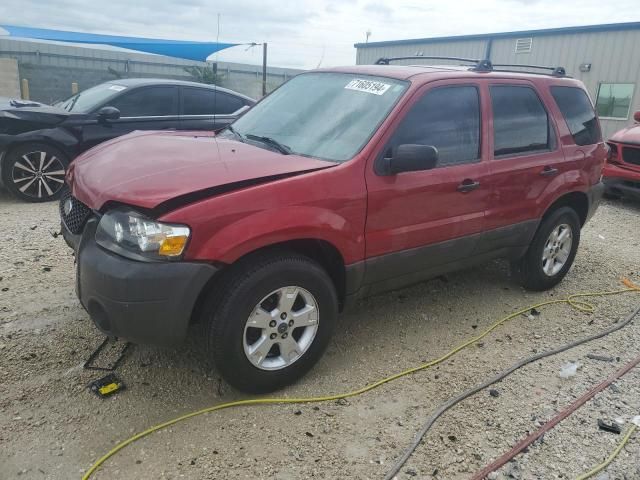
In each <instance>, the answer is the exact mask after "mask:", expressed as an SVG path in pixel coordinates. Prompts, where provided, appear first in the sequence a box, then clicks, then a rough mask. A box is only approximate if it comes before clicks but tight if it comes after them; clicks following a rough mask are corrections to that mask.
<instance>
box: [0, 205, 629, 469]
mask: <svg viewBox="0 0 640 480" xmlns="http://www.w3.org/2000/svg"><path fill="white" fill-rule="evenodd" d="M58 230H59V225H58V216H57V205H55V204H42V205H30V204H24V203H19V202H16V201H14V200H12V199H10V198H8V197H2V196H0V245H2V248H1V249H0V277H2V278H1V279H0V379H1V384H2V395H0V444H1V445H2V448H1V449H0V478H3V479H4V478H16V477H19V478H29V479H31V478H33V479H42V478H51V479H69V478H78V477H80V476H81V474H82V473H83V472H85V471H86V470H87V468H88V467H89V466H90V465H91V464H92V462H93V461H95V460H96V459H97V458H98V457H100V456H101V455H103V454H104V453H105V452H106V451H108V450H109V449H110V448H112V447H113V446H114V445H115V444H116V443H118V442H119V441H122V440H124V439H126V438H127V437H129V436H130V435H132V434H134V433H136V432H139V431H141V430H144V429H146V428H148V427H149V426H151V425H153V424H156V423H159V422H162V421H165V420H167V419H170V418H173V417H174V416H177V415H179V414H183V413H187V412H190V411H193V410H197V409H200V408H203V407H206V406H209V405H213V404H216V403H220V402H224V401H229V400H233V399H239V398H244V396H243V395H242V394H240V393H238V392H236V391H233V390H231V389H230V388H229V387H228V386H227V385H226V384H225V383H224V382H222V381H221V379H220V377H219V375H218V373H217V372H216V371H215V369H214V368H213V367H212V366H211V364H210V362H209V360H208V359H207V356H206V352H205V348H204V342H203V341H202V331H201V330H199V329H198V328H195V329H194V330H193V332H192V333H191V335H190V336H189V339H188V341H187V343H186V344H185V345H182V346H180V347H176V348H172V349H166V348H154V347H147V346H136V347H135V348H134V349H133V351H132V352H131V354H130V355H129V356H128V357H127V359H126V360H125V362H124V363H123V364H122V366H121V367H120V368H119V369H118V373H119V375H120V376H121V377H122V378H123V379H124V381H125V382H126V383H127V385H128V389H127V390H126V391H124V392H122V393H121V394H118V395H116V396H114V397H112V398H109V399H105V400H101V399H99V398H97V397H96V396H94V395H93V394H91V393H90V392H89V391H88V390H87V388H86V385H87V384H88V383H89V382H90V381H91V380H93V379H95V378H97V377H98V376H99V374H97V373H96V372H90V371H86V370H83V369H82V367H81V364H82V362H83V361H84V360H85V359H86V358H87V357H88V356H89V354H90V353H91V352H92V351H93V350H94V349H95V348H96V347H97V346H98V345H99V344H100V342H101V341H102V336H101V335H100V334H99V333H98V331H97V330H96V329H95V328H94V327H93V325H92V323H91V322H90V320H89V318H88V316H87V314H86V313H85V312H84V310H83V309H82V308H81V307H80V305H79V303H78V301H77V299H76V297H75V294H74V271H73V256H72V255H71V251H70V250H69V249H68V247H67V246H66V245H65V243H64V241H63V239H62V237H60V236H57V237H56V232H57V231H58ZM638 232H640V207H639V206H638V204H632V203H621V202H613V203H608V202H607V203H605V204H603V205H602V206H601V208H600V209H599V211H598V213H597V214H596V216H595V217H594V219H593V220H592V221H591V222H590V223H589V224H588V225H587V226H586V227H585V229H584V230H583V236H582V244H581V246H580V250H579V252H578V256H577V258H576V263H575V265H574V267H573V269H572V270H571V272H570V273H569V275H568V277H567V278H566V279H565V281H564V282H563V283H562V284H561V285H560V286H559V287H557V288H556V289H554V290H552V291H550V292H545V293H530V292H525V291H523V290H522V289H520V288H519V287H517V286H516V285H515V284H514V283H513V282H512V281H511V279H510V278H509V275H508V269H507V267H506V265H505V264H504V263H502V262H493V263H490V264H487V265H484V266H481V267H478V268H474V269H471V270H466V271H463V272H459V273H456V274H453V275H449V276H447V278H446V281H443V280H442V279H437V280H433V281H430V282H426V283H422V284H419V285H416V286H414V287H411V288H408V289H405V290H402V291H399V292H394V293H389V294H386V295H380V296H377V297H373V298H370V299H368V300H366V301H364V302H363V303H362V304H361V305H360V307H359V309H358V310H357V311H354V312H352V313H349V314H346V315H343V316H342V317H341V320H340V325H339V328H338V329H337V332H336V336H335V339H334V340H333V341H332V343H331V346H330V348H329V350H328V352H327V353H326V355H325V357H324V358H323V359H322V361H321V362H320V363H319V364H318V365H317V366H316V368H315V369H314V370H313V371H312V372H311V373H310V374H309V375H308V376H307V377H305V378H304V379H303V380H302V381H300V382H299V383H298V384H296V385H295V386H293V387H291V388H288V389H286V390H284V391H282V392H280V393H279V394H280V395H282V396H288V397H293V396H311V395H318V394H330V393H337V392H342V391H345V390H351V389H355V388H358V387H361V386H363V385H365V384H367V383H369V382H372V381H374V380H376V379H378V378H380V377H382V376H386V375H388V374H390V373H394V372H396V371H399V370H402V369H404V368H408V367H410V366H413V365H415V364H418V363H421V362H423V361H425V360H428V359H431V358H435V357H437V356H439V355H441V354H443V353H445V352H447V351H448V350H449V349H451V348H452V347H453V346H455V345H457V344H459V343H461V342H462V341H463V340H465V339H467V338H469V337H471V336H473V335H475V334H477V332H479V331H481V330H482V329H483V328H486V327H487V326H489V325H490V324H491V323H492V322H493V321H495V320H496V319H497V318H499V317H502V316H504V315H505V314H507V313H510V312H512V311H514V310H515V309H517V308H520V307H522V306H526V305H529V304H534V303H538V302H541V301H545V300H548V299H552V298H561V297H565V296H567V295H568V294H571V293H575V292H584V291H598V290H611V289H616V288H619V287H620V283H619V277H620V276H623V275H624V276H627V277H629V278H632V279H634V280H635V281H640V271H639V267H640V248H639V247H640V237H639V236H638ZM590 301H591V302H592V303H594V304H595V305H596V306H597V311H596V312H595V313H594V314H584V313H580V312H576V311H574V310H571V309H569V308H566V307H563V306H554V307H548V308H545V309H542V310H541V314H540V315H539V316H535V317H534V318H532V319H531V318H526V317H525V316H523V317H519V318H517V319H514V320H513V321H511V322H509V323H508V324H506V325H504V326H503V327H500V328H499V329H498V330H496V331H495V332H494V333H492V334H491V335H490V336H488V337H487V338H486V339H484V340H483V341H482V342H481V343H479V344H476V345H474V346H473V347H471V348H469V349H466V350H464V351H462V352H461V353H459V354H458V355H456V356H454V357H453V358H451V359H449V360H447V361H446V362H444V363H442V364H441V365H439V366H437V367H434V368H433V369H430V370H427V371H423V372H420V373H417V374H415V375H413V376H410V377H407V378H403V379H401V380H398V381H396V382H394V383H392V384H389V385H386V386H383V387H381V388H379V389H377V390H375V391H373V392H370V393H367V394H365V395H362V396H360V397H357V398H352V399H349V400H348V401H346V402H340V403H336V402H328V403H323V404H317V405H302V406H298V405H287V406H261V407H252V408H243V409H237V410H226V411H222V412H217V413H213V414H207V415H204V416H202V417H198V418H197V419H192V420H189V421H186V422H184V423H181V424H178V425H175V426H173V427H170V428H168V429H166V430H164V431H161V432H158V433H155V434H153V435H151V436H149V437H147V438H145V439H143V440H141V441H139V442H137V443H135V444H134V445H132V446H130V447H128V448H126V449H125V450H123V451H122V452H121V453H119V454H118V455H117V456H116V457H114V458H113V459H111V460H109V461H108V462H107V464H106V465H105V466H104V468H102V469H101V470H100V471H99V472H98V473H97V474H96V475H95V478H96V479H107V478H145V479H146V478H153V479H158V478H162V479H164V478H167V479H168V478H197V479H218V478H276V479H283V480H284V479H299V478H325V479H335V478H358V479H368V478H381V477H382V476H383V475H384V473H385V472H386V470H387V469H388V468H389V466H390V465H391V463H392V462H393V460H394V458H396V457H397V456H398V455H399V454H400V452H401V451H402V450H403V449H404V448H405V447H406V445H407V444H408V443H409V442H410V440H411V439H412V437H413V435H414V433H415V431H416V430H417V428H418V427H419V425H420V424H421V423H422V422H423V421H424V420H425V419H426V417H427V416H428V415H429V413H430V412H431V411H433V410H434V409H435V408H436V407H437V406H438V405H439V404H440V403H441V402H443V401H445V400H446V399H448V398H449V397H451V396H453V395H455V394H457V393H459V392H460V391H462V390H464V389H466V388H468V387H470V386H472V385H474V384H476V383H478V382H479V381H480V380H482V379H484V378H487V377H489V376H491V375H493V374H495V373H496V372H498V371H500V370H502V369H504V368H505V367H507V366H509V365H510V364H512V363H514V362H515V361H516V360H517V359H519V358H521V357H524V356H528V355H530V354H532V353H533V352H536V351H542V350H545V349H549V348H552V347H554V346H558V345H561V344H563V343H566V342H568V341H571V340H573V339H576V338H579V337H583V336H586V335H589V334H592V333H594V332H596V331H599V330H602V329H604V328H606V327H607V326H609V325H611V324H612V323H613V322H616V321H619V320H620V319H622V318H624V317H625V316H626V315H627V314H628V313H629V312H630V311H631V310H632V309H633V307H634V306H636V305H638V304H639V303H640V295H634V294H625V295H618V296H614V297H603V298H594V299H591V300H590ZM639 338H640V319H638V320H637V321H636V322H634V323H633V324H632V325H630V326H629V327H626V328H624V329H623V330H621V331H619V332H617V333H615V334H613V335H611V336H610V337H607V338H605V339H601V340H598V341H594V342H592V343H589V344H587V345H585V346H582V347H580V348H577V349H575V350H572V351H570V352H567V353H564V354H561V355H558V356H556V357H551V358H549V359H545V360H543V361H540V362H537V363H535V364H533V365H530V366H527V367H525V368H524V369H522V370H520V371H518V372H517V373H515V374H514V375H512V376H510V377H508V378H507V379H505V380H504V381H503V382H500V383H499V384H498V385H496V386H495V387H494V388H495V390H496V392H494V395H491V394H490V393H489V391H483V392H481V393H479V394H478V395H476V396H474V397H472V398H470V399H469V400H467V401H465V402H464V403H462V404H460V405H459V406H457V407H455V408H454V409H452V410H451V411H450V412H448V413H447V414H445V416H444V417H442V418H441V419H440V420H439V421H438V423H437V424H436V425H435V427H434V429H433V430H432V431H431V432H430V433H429V434H428V435H427V437H426V439H425V441H424V443H423V444H422V445H421V446H420V447H419V448H418V450H417V451H416V452H415V455H414V456H413V457H412V458H411V459H410V461H409V462H408V463H407V465H406V466H405V467H404V468H403V470H402V472H401V473H400V474H399V475H398V478H437V479H447V480H448V479H458V478H469V477H470V476H471V475H472V474H473V473H474V472H475V471H476V470H478V469H480V468H481V467H483V466H484V465H485V464H487V463H488V462H489V461H491V460H492V459H493V458H495V457H497V456H498V455H500V454H501V453H503V452H504V451H506V450H508V449H509V448H510V447H511V446H512V445H513V444H514V443H515V442H516V441H517V440H518V439H520V438H522V437H523V436H524V435H525V434H526V433H527V432H530V431H533V430H534V429H535V428H537V426H539V425H540V424H541V423H543V422H545V421H546V420H548V419H549V418H551V417H552V416H553V414H554V412H556V411H558V410H560V409H561V408H562V407H564V406H566V405H567V404H569V403H570V402H571V401H573V400H574V399H575V398H577V397H578V396H579V395H581V394H582V393H584V392H585V391H587V390H588V389H589V388H590V387H591V386H592V385H594V384H595V383H598V382H599V381H600V380H601V379H602V378H604V377H605V376H607V375H609V374H611V373H612V372H613V371H615V370H616V369H618V368H619V367H620V365H622V364H623V363H624V362H627V361H629V360H630V359H632V358H634V357H636V356H637V355H639V354H640V341H638V339H639ZM594 353H595V354H598V355H605V356H610V357H613V359H614V360H613V362H606V361H602V360H597V359H591V358H588V357H587V354H594ZM568 361H578V362H580V363H581V364H582V367H581V368H580V369H579V370H578V372H577V374H576V375H575V376H574V377H572V378H569V379H561V378H560V377H559V371H560V368H561V366H562V365H563V364H565V363H566V362H568ZM496 393H497V395H496ZM638 414H640V368H636V369H635V370H632V371H631V372H630V373H629V374H628V375H626V376H625V377H623V378H622V379H621V380H620V381H618V382H616V384H615V388H610V389H607V390H605V391H604V392H602V393H601V394H599V395H598V396H596V397H595V398H594V399H593V400H592V401H590V402H588V403H587V404H586V405H585V406H584V407H583V408H581V409H580V410H579V411H578V412H576V413H575V414H574V415H572V416H571V417H569V418H568V419H567V420H565V421H563V422H562V423H561V424H560V425H558V426H557V427H556V428H555V429H554V430H552V431H551V432H549V433H548V434H547V435H545V437H544V441H543V442H537V443H536V444H535V445H534V446H532V447H531V448H530V449H529V451H528V453H526V454H524V455H520V456H518V457H517V458H516V461H515V462H514V463H512V464H510V465H508V466H507V467H505V468H503V469H502V470H501V471H500V473H499V475H498V477H497V478H521V479H534V478H536V479H539V478H571V477H575V476H576V475H578V474H579V473H582V472H584V471H586V470H588V469H589V468H590V467H591V466H593V465H595V464H597V463H599V462H601V461H602V460H603V459H604V458H605V457H606V455H607V454H608V453H609V452H610V451H612V450H613V448H614V447H615V445H616V443H617V442H618V441H619V440H620V436H619V435H614V434H611V433H607V432H603V431H601V430H599V429H598V426H597V420H598V418H602V419H604V420H607V421H613V420H615V419H616V418H622V419H623V420H625V421H627V422H628V421H629V419H630V418H631V417H633V416H634V415H638ZM639 457H640V437H639V436H636V438H634V439H632V440H631V441H630V442H629V444H628V445H627V447H625V449H624V450H623V451H622V453H621V454H620V456H619V458H618V459H617V460H616V461H615V462H614V463H613V464H612V465H611V466H610V467H609V468H608V470H607V472H608V474H609V478H611V479H614V478H619V479H625V478H626V479H636V478H640V466H639V463H638V461H637V459H638V458H639Z"/></svg>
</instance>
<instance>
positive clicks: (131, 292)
mask: <svg viewBox="0 0 640 480" xmlns="http://www.w3.org/2000/svg"><path fill="white" fill-rule="evenodd" d="M96 226H97V221H96V220H95V219H91V220H89V221H88V222H87V224H86V226H85V228H84V231H83V233H82V235H73V234H71V233H70V232H69V231H68V230H67V229H66V227H65V226H64V224H63V227H62V230H63V234H64V237H65V240H66V241H67V243H69V244H70V245H71V246H72V247H74V249H75V251H76V293H77V295H78V298H79V299H80V302H81V303H82V306H83V307H84V308H85V310H87V312H88V313H89V315H90V317H91V319H92V320H93V322H94V323H95V325H96V326H97V327H98V329H100V330H101V331H102V332H104V333H106V334H108V335H113V336H116V337H121V338H124V339H126V340H129V341H132V342H135V343H152V344H160V345H169V344H174V343H179V342H181V341H182V340H183V339H184V337H185V336H186V333H187V329H188V326H189V323H190V320H191V314H192V312H193V309H194V306H195V304H196V301H197V299H198V296H199V294H200V292H201V291H202V289H203V288H204V287H205V285H206V284H207V282H208V281H209V280H210V279H211V278H212V277H213V275H214V274H215V273H216V271H217V269H216V268H215V267H213V266H212V265H209V264H205V263H190V262H138V261H134V260H129V259H127V258H124V257H121V256H119V255H116V254H114V253H111V252H108V251H106V250H104V249H103V248H101V247H100V246H98V245H97V244H96V242H95V229H96Z"/></svg>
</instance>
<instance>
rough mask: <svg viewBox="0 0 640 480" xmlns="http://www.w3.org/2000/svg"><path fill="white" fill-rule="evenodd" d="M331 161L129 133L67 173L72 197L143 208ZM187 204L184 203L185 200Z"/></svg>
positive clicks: (180, 135) (218, 141)
mask: <svg viewBox="0 0 640 480" xmlns="http://www.w3.org/2000/svg"><path fill="white" fill-rule="evenodd" d="M333 165H335V164H334V163H333V162H328V161H323V160H317V159H313V158H308V157H302V156H298V155H283V154H281V153H278V152H273V151H271V150H267V149H265V148H260V147H256V146H253V145H249V144H246V143H242V142H238V141H235V140H230V139H225V138H217V137H216V136H215V134H213V133H210V132H204V133H203V132H134V133H131V134H129V135H125V136H122V137H118V138H116V139H114V140H111V141H108V142H105V143H103V144H101V145H99V146H97V147H95V148H93V149H91V150H89V151H87V152H86V153H84V154H83V155H81V156H80V157H78V158H77V159H76V160H75V161H74V162H73V163H72V164H71V168H70V169H69V173H68V175H67V182H68V183H69V185H71V188H72V192H73V195H74V196H75V197H76V198H78V199H79V200H81V201H82V202H84V203H85V204H87V205H88V206H89V207H91V208H93V209H96V210H99V209H101V208H102V207H103V205H104V204H105V203H107V202H110V201H113V202H118V203H124V204H128V205H132V206H138V207H142V208H145V209H159V208H162V207H163V206H166V205H168V204H172V205H174V206H176V205H177V204H178V203H180V202H179V200H180V199H181V198H185V199H187V198H194V196H195V197H198V198H201V197H203V196H209V195H215V194H216V193H217V192H221V191H229V190H232V189H234V188H241V187H245V186H247V185H250V184H251V183H253V181H255V183H262V182H265V181H269V180H273V179H277V178H282V177H284V176H287V175H294V174H299V173H303V172H305V171H310V170H317V169H321V168H327V167H331V166H333ZM185 201H188V200H185Z"/></svg>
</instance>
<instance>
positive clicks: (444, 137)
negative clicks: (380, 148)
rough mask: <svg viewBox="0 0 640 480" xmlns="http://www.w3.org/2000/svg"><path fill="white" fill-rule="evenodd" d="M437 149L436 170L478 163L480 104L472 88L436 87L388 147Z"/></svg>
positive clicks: (405, 119) (426, 96)
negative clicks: (426, 146)
mask: <svg viewBox="0 0 640 480" xmlns="http://www.w3.org/2000/svg"><path fill="white" fill-rule="evenodd" d="M403 144H416V145H432V146H434V147H436V148H437V149H438V164H437V166H436V167H443V166H449V165H458V164H463V163H471V162H476V161H479V159H480V100H479V97H478V89H477V88H476V87H474V86H468V85H464V86H462V85H461V86H452V87H437V88H434V89H433V90H430V91H428V92H427V93H426V94H425V95H424V96H423V97H422V98H421V99H420V100H418V101H417V102H416V103H415V104H414V105H413V107H411V110H410V111H409V113H408V114H407V116H406V117H405V118H404V119H403V120H402V122H401V124H400V126H399V127H398V129H397V130H396V132H395V133H394V136H393V139H392V140H391V144H390V147H391V148H392V149H393V148H395V147H397V146H398V145H403Z"/></svg>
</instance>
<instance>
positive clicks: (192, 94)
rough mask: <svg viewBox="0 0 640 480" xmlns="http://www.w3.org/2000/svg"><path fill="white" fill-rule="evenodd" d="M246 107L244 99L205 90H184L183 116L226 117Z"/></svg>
mask: <svg viewBox="0 0 640 480" xmlns="http://www.w3.org/2000/svg"><path fill="white" fill-rule="evenodd" d="M244 105H245V102H244V100H243V99H241V98H239V97H236V96H234V95H229V94H226V93H224V92H216V91H215V90H212V89H205V88H183V90H182V114H183V115H215V114H218V115H225V114H230V113H234V112H236V111H237V110H239V109H241V108H242V107H243V106H244Z"/></svg>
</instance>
